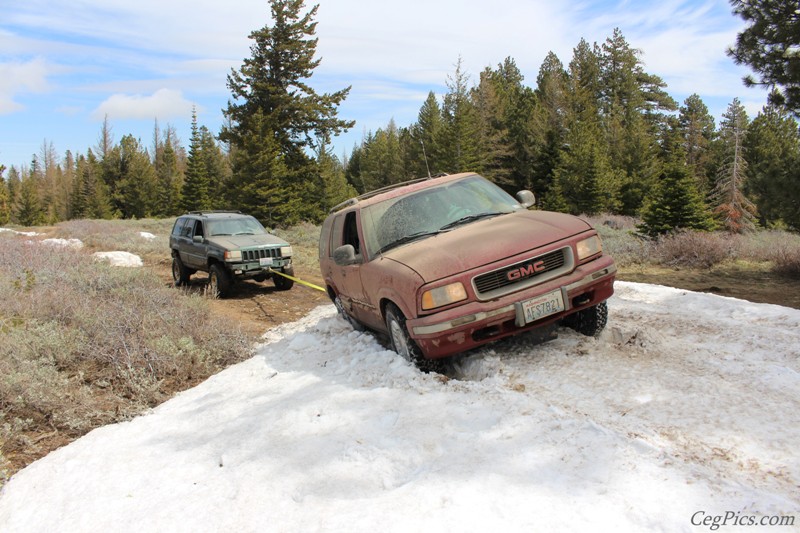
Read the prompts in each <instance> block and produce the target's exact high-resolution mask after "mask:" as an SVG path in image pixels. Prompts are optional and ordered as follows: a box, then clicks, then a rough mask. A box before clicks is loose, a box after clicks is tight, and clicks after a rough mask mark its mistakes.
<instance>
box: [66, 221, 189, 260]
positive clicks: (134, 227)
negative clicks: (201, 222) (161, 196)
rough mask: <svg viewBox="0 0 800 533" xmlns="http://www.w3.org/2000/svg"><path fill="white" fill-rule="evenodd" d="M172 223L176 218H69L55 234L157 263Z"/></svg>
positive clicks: (89, 245) (98, 248) (93, 248)
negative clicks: (128, 253)
mask: <svg viewBox="0 0 800 533" xmlns="http://www.w3.org/2000/svg"><path fill="white" fill-rule="evenodd" d="M174 222H175V219H164V220H153V219H141V220H69V221H66V222H60V223H59V224H58V225H57V226H56V236H58V237H62V238H73V239H80V240H81V241H82V242H83V243H84V244H85V245H86V246H88V247H89V248H91V249H92V250H95V251H97V250H101V251H117V250H122V251H126V252H130V253H132V254H136V255H138V256H139V257H141V258H142V259H143V260H144V261H146V262H149V263H157V262H159V261H161V260H163V259H164V250H168V249H169V234H170V231H172V225H173V223H174ZM143 233H144V234H147V235H143ZM149 235H152V236H153V237H150V236H149Z"/></svg>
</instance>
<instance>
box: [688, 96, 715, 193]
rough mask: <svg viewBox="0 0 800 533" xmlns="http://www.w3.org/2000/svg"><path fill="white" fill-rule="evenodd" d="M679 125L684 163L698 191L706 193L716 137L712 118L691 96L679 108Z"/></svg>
mask: <svg viewBox="0 0 800 533" xmlns="http://www.w3.org/2000/svg"><path fill="white" fill-rule="evenodd" d="M679 123H680V132H681V136H682V137H683V149H684V151H685V153H686V163H687V164H688V165H689V166H690V167H691V169H692V173H693V174H694V175H695V177H696V178H697V184H698V186H699V188H700V191H701V192H703V193H705V192H708V191H709V190H710V188H711V183H710V180H711V168H710V167H711V163H712V154H711V143H712V142H713V140H714V137H715V135H716V126H715V124H714V117H712V116H711V114H710V113H709V112H708V107H706V104H705V103H704V102H703V100H702V99H701V98H700V97H699V96H698V95H697V94H693V95H691V96H689V97H688V98H687V99H686V100H684V102H683V106H682V107H681V108H680V114H679Z"/></svg>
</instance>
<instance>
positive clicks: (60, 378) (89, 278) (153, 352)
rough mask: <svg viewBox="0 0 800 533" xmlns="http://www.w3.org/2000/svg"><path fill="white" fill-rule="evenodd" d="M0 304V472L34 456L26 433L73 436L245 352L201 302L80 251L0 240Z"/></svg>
mask: <svg viewBox="0 0 800 533" xmlns="http://www.w3.org/2000/svg"><path fill="white" fill-rule="evenodd" d="M80 224H85V225H86V227H87V228H89V229H88V230H87V231H86V233H85V234H84V236H85V235H90V234H93V233H94V231H95V230H94V229H93V226H92V224H91V222H80V223H79V225H80ZM103 227H105V226H103ZM118 234H119V235H121V236H122V239H123V240H125V239H127V238H128V237H127V235H129V234H130V232H129V231H128V230H125V231H121V232H119V233H118ZM134 234H135V232H134ZM104 238H109V237H107V236H106V237H104ZM108 243H110V246H109V247H110V248H112V249H121V248H123V246H120V245H119V243H116V242H114V241H108ZM165 249H166V246H165V247H164V248H162V249H161V250H160V254H161V255H162V256H163V255H165V252H164V250H165ZM0 301H2V302H3V306H2V308H0V439H1V440H2V447H0V453H2V457H0V470H2V469H3V468H5V467H4V465H3V464H2V462H3V461H6V462H7V458H8V457H9V453H11V454H12V455H14V456H19V455H20V454H22V455H26V456H30V457H31V458H35V457H36V456H37V453H38V451H37V450H38V444H37V442H38V441H34V440H31V439H30V438H29V437H28V436H27V435H28V433H29V428H30V427H38V428H40V429H41V428H44V429H48V428H53V431H55V432H56V433H60V434H62V435H63V434H69V435H71V436H73V437H77V436H79V435H80V434H82V433H84V432H86V431H88V430H89V429H91V428H93V427H96V426H98V425H101V424H104V423H108V422H111V421H113V420H118V419H123V418H126V417H128V416H131V415H132V414H134V413H137V412H140V411H141V410H142V409H144V408H146V407H149V406H153V405H156V404H158V403H159V402H161V401H163V400H165V399H166V398H168V397H169V396H170V395H171V394H172V393H173V392H174V391H175V390H179V389H183V388H187V387H189V386H192V385H194V384H195V383H197V382H198V381H199V380H201V379H204V378H206V377H207V376H209V375H211V374H212V373H214V372H216V371H218V370H219V369H221V368H224V367H225V366H227V365H229V364H231V363H235V362H238V361H241V360H243V359H244V358H246V357H248V356H250V355H251V354H252V341H253V339H251V338H249V337H248V336H247V335H246V334H245V333H243V332H242V331H240V330H239V329H237V328H235V327H231V325H230V324H225V323H223V322H222V321H221V320H220V319H216V318H214V316H213V315H212V314H211V312H210V309H209V307H208V302H207V301H206V300H204V299H203V298H202V297H200V296H193V295H187V294H185V293H182V292H180V291H176V290H174V289H172V288H170V287H168V286H165V285H164V283H163V282H162V281H161V280H160V279H159V278H158V276H157V275H156V274H155V273H153V272H151V271H148V270H145V269H130V268H117V267H113V266H111V265H109V264H108V263H106V262H102V261H101V262H97V261H94V260H92V258H91V252H90V251H88V250H86V249H84V250H76V249H73V248H68V247H67V248H61V247H52V246H45V245H42V244H41V243H38V242H35V241H31V240H28V239H26V238H19V237H16V238H2V237H0Z"/></svg>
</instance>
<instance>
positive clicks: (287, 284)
mask: <svg viewBox="0 0 800 533" xmlns="http://www.w3.org/2000/svg"><path fill="white" fill-rule="evenodd" d="M287 274H289V275H290V276H291V273H289V272H287ZM272 283H274V284H275V288H276V289H278V290H279V291H288V290H289V289H291V288H292V287H294V280H291V279H289V278H284V277H283V276H281V275H280V274H278V273H273V274H272Z"/></svg>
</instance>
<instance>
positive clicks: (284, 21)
mask: <svg viewBox="0 0 800 533" xmlns="http://www.w3.org/2000/svg"><path fill="white" fill-rule="evenodd" d="M303 4H304V2H303V0H270V8H271V14H272V21H273V25H272V26H264V27H263V28H261V29H259V30H256V31H253V32H252V33H251V34H250V38H251V39H252V40H253V41H254V44H253V45H252V46H251V48H250V50H251V53H252V55H251V57H250V58H247V59H245V60H244V63H243V65H242V67H241V68H240V69H239V70H232V71H231V73H230V74H229V75H228V88H229V89H230V90H231V92H232V95H233V101H231V102H229V103H228V107H227V109H226V110H225V115H226V117H227V119H228V120H229V123H228V124H227V125H226V126H224V127H223V128H222V131H221V133H220V139H221V140H222V141H224V142H226V143H228V144H229V145H230V146H231V159H232V161H231V167H232V171H233V178H232V183H233V184H234V186H235V187H237V188H238V190H237V191H235V194H234V196H235V197H236V198H237V200H238V202H239V207H241V208H242V209H246V210H247V211H249V212H254V211H257V212H258V213H260V215H261V216H262V217H263V216H268V217H270V219H271V220H273V221H275V222H280V223H288V220H282V219H281V218H276V217H279V216H278V215H277V213H278V212H281V213H283V212H286V213H287V216H289V215H291V217H296V216H304V215H305V213H307V212H308V213H310V212H311V211H313V209H317V210H318V209H319V206H318V201H317V198H318V194H317V193H318V191H316V186H317V185H318V180H317V176H318V172H317V169H316V162H315V161H314V160H313V159H312V158H311V157H310V156H309V150H314V149H316V148H318V147H319V145H320V144H321V143H324V142H327V140H328V139H330V138H332V137H333V136H335V135H338V134H339V133H341V132H342V131H345V130H347V129H349V128H351V127H352V126H353V124H354V122H352V121H345V120H341V119H339V118H337V108H338V106H339V105H340V104H341V102H342V101H344V99H345V98H346V97H347V94H348V92H349V90H350V88H349V87H348V88H346V89H343V90H340V91H337V92H334V93H331V94H322V95H320V94H317V93H316V92H315V91H314V89H312V88H311V87H310V86H309V85H308V83H307V81H306V80H308V79H309V78H310V77H311V75H312V73H313V71H314V69H315V68H316V67H317V66H319V63H320V60H318V59H315V58H314V54H315V52H316V47H317V39H316V38H314V34H315V32H316V22H314V21H313V19H314V17H315V16H316V13H317V8H318V6H314V7H312V8H311V9H310V10H309V11H308V12H307V13H305V14H301V10H302V9H303V7H304V6H303ZM246 150H251V151H252V153H246ZM275 172H280V173H279V174H274V173H275ZM267 184H268V185H269V186H270V187H271V189H269V190H266V191H256V190H255V189H256V187H261V186H265V185H267ZM245 190H247V191H251V194H247V195H245V194H243V191H245ZM267 197H269V198H271V199H276V198H287V199H291V202H290V203H293V204H294V205H295V207H296V208H299V209H300V212H299V213H297V214H293V213H296V211H288V212H287V210H286V209H284V208H279V209H278V208H276V210H269V209H266V208H265V207H264V206H263V205H262V201H263V200H264V199H265V198H267ZM271 203H273V202H271ZM267 211H268V212H269V213H267Z"/></svg>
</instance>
